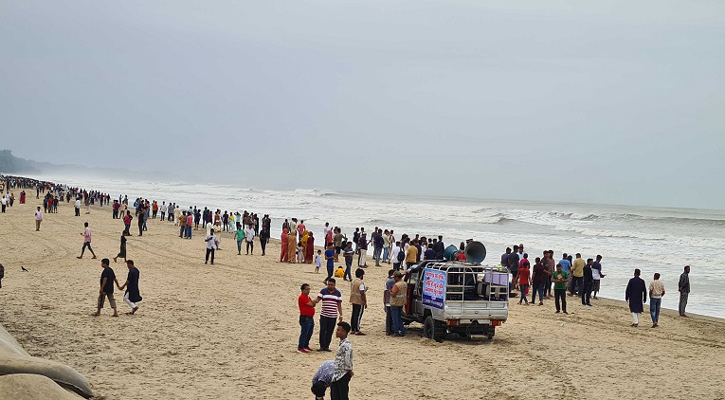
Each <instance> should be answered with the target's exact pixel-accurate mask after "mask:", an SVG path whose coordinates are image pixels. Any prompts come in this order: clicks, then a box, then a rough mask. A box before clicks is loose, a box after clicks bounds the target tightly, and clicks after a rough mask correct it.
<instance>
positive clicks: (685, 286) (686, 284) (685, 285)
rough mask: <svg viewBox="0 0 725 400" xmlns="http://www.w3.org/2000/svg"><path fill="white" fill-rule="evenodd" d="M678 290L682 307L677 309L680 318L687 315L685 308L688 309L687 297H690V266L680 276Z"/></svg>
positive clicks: (686, 266)
mask: <svg viewBox="0 0 725 400" xmlns="http://www.w3.org/2000/svg"><path fill="white" fill-rule="evenodd" d="M677 290H678V291H679V292H680V305H679V307H678V308H677V309H678V310H679V312H680V317H687V315H685V307H687V297H688V296H689V295H690V266H689V265H685V272H683V273H682V274H681V275H680V281H679V282H678V283H677Z"/></svg>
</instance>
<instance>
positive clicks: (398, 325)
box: [390, 271, 408, 336]
mask: <svg viewBox="0 0 725 400" xmlns="http://www.w3.org/2000/svg"><path fill="white" fill-rule="evenodd" d="M393 279H395V285H393V289H392V290H391V291H390V313H391V314H392V316H393V336H405V326H404V325H403V319H402V317H401V314H402V313H403V307H405V303H406V301H407V298H406V294H407V292H408V284H407V283H405V282H404V281H403V273H402V272H400V271H395V272H394V273H393Z"/></svg>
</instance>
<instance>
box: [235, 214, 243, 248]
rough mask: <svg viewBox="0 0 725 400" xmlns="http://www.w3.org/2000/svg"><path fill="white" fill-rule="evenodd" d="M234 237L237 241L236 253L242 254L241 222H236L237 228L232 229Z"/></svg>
mask: <svg viewBox="0 0 725 400" xmlns="http://www.w3.org/2000/svg"><path fill="white" fill-rule="evenodd" d="M234 239H235V240H236V241H237V255H238V256H241V255H242V242H244V229H242V224H241V222H237V230H236V231H234Z"/></svg>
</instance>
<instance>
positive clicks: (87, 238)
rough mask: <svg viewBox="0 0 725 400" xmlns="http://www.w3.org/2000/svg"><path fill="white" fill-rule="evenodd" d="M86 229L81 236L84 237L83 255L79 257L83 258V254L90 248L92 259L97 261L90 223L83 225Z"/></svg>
mask: <svg viewBox="0 0 725 400" xmlns="http://www.w3.org/2000/svg"><path fill="white" fill-rule="evenodd" d="M83 225H84V226H85V227H86V228H85V229H84V230H83V233H81V234H80V235H81V236H83V247H81V255H79V256H78V258H79V259H81V258H83V253H84V252H85V251H86V247H88V251H90V252H91V254H93V257H92V259H94V260H95V259H96V253H94V252H93V249H92V248H91V228H89V227H88V222H86V223H84V224H83Z"/></svg>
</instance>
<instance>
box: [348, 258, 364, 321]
mask: <svg viewBox="0 0 725 400" xmlns="http://www.w3.org/2000/svg"><path fill="white" fill-rule="evenodd" d="M364 275H365V270H364V269H362V268H358V269H357V270H356V271H355V279H354V280H353V281H352V283H351V284H350V304H352V316H351V317H350V322H351V323H352V331H351V332H350V333H352V334H353V335H365V334H364V333H362V332H360V322H361V321H362V316H363V313H364V312H365V309H366V308H368V299H367V296H366V295H365V283H363V277H364Z"/></svg>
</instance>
